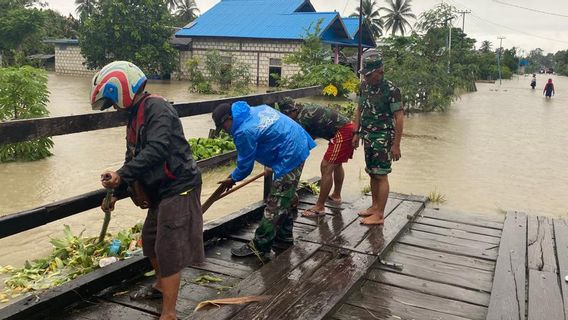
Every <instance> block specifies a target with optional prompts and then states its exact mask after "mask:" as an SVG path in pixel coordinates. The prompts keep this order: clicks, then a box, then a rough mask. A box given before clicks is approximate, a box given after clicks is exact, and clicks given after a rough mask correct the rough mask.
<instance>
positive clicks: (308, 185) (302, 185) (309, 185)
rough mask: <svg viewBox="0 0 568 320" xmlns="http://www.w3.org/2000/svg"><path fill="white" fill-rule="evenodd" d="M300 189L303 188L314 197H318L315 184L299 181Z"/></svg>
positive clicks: (318, 190)
mask: <svg viewBox="0 0 568 320" xmlns="http://www.w3.org/2000/svg"><path fill="white" fill-rule="evenodd" d="M300 188H305V189H306V190H308V191H310V192H311V193H312V194H314V195H318V194H319V193H320V187H319V185H318V184H317V183H315V182H311V183H310V182H307V181H300Z"/></svg>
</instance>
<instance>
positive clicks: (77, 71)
mask: <svg viewBox="0 0 568 320" xmlns="http://www.w3.org/2000/svg"><path fill="white" fill-rule="evenodd" d="M84 61H85V58H83V56H82V55H81V49H80V48H79V46H78V45H74V44H56V45H55V72H57V73H61V74H72V75H94V74H95V72H96V70H89V69H87V67H86V66H84V65H83V62H84Z"/></svg>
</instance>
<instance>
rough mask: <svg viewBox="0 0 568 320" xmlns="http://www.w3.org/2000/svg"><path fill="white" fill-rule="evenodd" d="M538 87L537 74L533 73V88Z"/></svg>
mask: <svg viewBox="0 0 568 320" xmlns="http://www.w3.org/2000/svg"><path fill="white" fill-rule="evenodd" d="M535 87H536V74H534V73H533V76H532V79H531V88H533V89H534V88H535Z"/></svg>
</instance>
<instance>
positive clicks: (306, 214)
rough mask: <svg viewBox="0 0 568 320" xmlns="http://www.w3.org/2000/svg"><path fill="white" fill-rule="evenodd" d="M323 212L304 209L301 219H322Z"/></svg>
mask: <svg viewBox="0 0 568 320" xmlns="http://www.w3.org/2000/svg"><path fill="white" fill-rule="evenodd" d="M324 216H325V211H316V210H314V209H306V211H304V212H302V217H305V218H319V217H324Z"/></svg>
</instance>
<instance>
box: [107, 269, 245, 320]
mask: <svg viewBox="0 0 568 320" xmlns="http://www.w3.org/2000/svg"><path fill="white" fill-rule="evenodd" d="M206 274H209V275H212V276H214V277H216V278H219V279H222V281H221V282H216V283H209V284H197V283H195V281H196V279H198V277H200V276H202V275H206ZM240 280H241V279H239V278H234V277H230V276H226V275H222V274H219V273H214V272H207V271H203V270H198V269H194V268H185V269H183V270H182V272H181V285H180V290H179V293H178V300H177V304H176V311H177V313H178V316H180V317H187V316H189V315H190V314H191V313H192V312H193V309H194V308H195V307H196V306H197V304H198V303H199V302H201V301H204V300H210V299H216V298H217V297H218V296H219V293H220V292H222V291H224V290H227V289H228V288H229V287H232V286H234V285H236V284H237V283H238V282H239V281H240ZM154 281H155V278H154V277H152V278H147V279H144V281H142V282H140V283H138V284H136V285H130V286H128V287H127V288H118V289H117V290H115V291H114V292H111V293H109V294H107V295H105V297H104V298H105V299H106V300H108V301H111V302H114V303H119V304H122V305H124V306H128V307H131V308H134V309H138V310H142V311H145V312H147V313H154V314H159V313H160V310H161V306H162V301H161V299H155V300H148V299H145V300H144V299H142V300H131V299H130V297H129V293H130V292H131V291H135V290H138V289H139V288H140V287H142V286H149V285H151V284H152V283H153V282H154ZM116 292H119V293H121V294H119V295H116ZM116 319H119V318H116Z"/></svg>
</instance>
